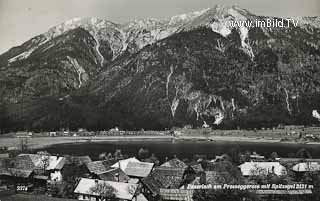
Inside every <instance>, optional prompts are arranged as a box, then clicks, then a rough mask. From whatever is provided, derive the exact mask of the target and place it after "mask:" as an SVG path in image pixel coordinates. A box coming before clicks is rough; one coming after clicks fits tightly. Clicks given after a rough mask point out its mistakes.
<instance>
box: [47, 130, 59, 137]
mask: <svg viewBox="0 0 320 201" xmlns="http://www.w3.org/2000/svg"><path fill="white" fill-rule="evenodd" d="M48 136H49V137H57V136H58V134H57V132H55V131H51V132H49V133H48Z"/></svg>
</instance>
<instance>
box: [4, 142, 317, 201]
mask: <svg viewBox="0 0 320 201" xmlns="http://www.w3.org/2000/svg"><path fill="white" fill-rule="evenodd" d="M27 139H28V138H26V137H20V138H19V146H20V150H14V151H10V150H7V149H6V148H2V149H1V150H0V152H1V154H0V200H1V201H3V200H36V199H35V198H36V197H38V198H39V197H40V198H41V199H40V198H39V199H38V200H48V201H49V200H51V199H53V200H57V201H59V200H60V201H64V200H90V201H102V200H128V201H129V200H134V201H157V200H186V201H192V200H194V201H200V200H243V199H244V198H245V199H246V200H275V199H276V200H314V198H315V197H318V196H320V194H319V192H320V186H319V184H320V174H319V173H320V159H314V158H312V156H311V154H310V153H309V152H308V150H306V149H300V150H298V151H297V153H296V154H295V155H293V156H290V157H281V156H279V155H278V154H277V153H276V152H273V153H272V154H271V155H270V156H263V155H260V154H259V153H256V152H249V151H244V152H243V151H240V148H239V147H235V148H234V149H232V150H230V151H229V152H228V153H225V154H223V155H217V156H215V157H214V158H208V157H207V156H205V155H196V156H195V157H193V158H190V159H179V158H178V157H177V156H176V155H173V156H168V157H166V159H165V160H164V161H160V160H159V159H158V158H157V157H156V156H155V155H154V154H152V153H149V150H147V149H143V148H141V149H140V150H138V152H137V153H136V154H134V155H135V156H134V157H129V156H128V155H127V154H126V153H122V151H121V150H119V149H117V150H114V153H100V154H99V159H98V160H92V159H91V158H90V156H88V155H83V156H78V155H77V154H76V153H75V155H56V154H51V153H48V152H47V151H39V150H38V151H37V152H34V151H32V150H29V149H28V147H27ZM53 139H54V138H53ZM233 185H235V186H237V185H241V186H242V185H265V186H268V185H270V186H272V185H273V186H274V185H284V186H288V185H291V186H300V187H301V186H304V185H305V186H304V188H290V189H288V188H269V189H266V188H261V189H259V188H258V189H237V188H236V187H235V188H234V189H232V188H229V187H228V188H213V187H216V186H233Z"/></svg>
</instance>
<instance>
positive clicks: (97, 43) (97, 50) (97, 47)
mask: <svg viewBox="0 0 320 201" xmlns="http://www.w3.org/2000/svg"><path fill="white" fill-rule="evenodd" d="M93 38H94V40H95V41H96V48H95V49H96V52H97V53H98V55H99V57H100V66H103V62H104V57H103V56H102V54H101V52H100V50H99V48H100V42H99V40H98V38H97V33H95V34H94V36H93Z"/></svg>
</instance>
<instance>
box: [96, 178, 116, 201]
mask: <svg viewBox="0 0 320 201" xmlns="http://www.w3.org/2000/svg"><path fill="white" fill-rule="evenodd" d="M90 192H91V193H94V194H97V195H98V196H99V197H101V198H102V199H105V200H110V201H113V200H117V199H116V193H117V191H116V189H114V188H113V187H112V186H110V185H108V184H107V183H105V182H101V183H98V182H97V183H96V185H95V186H93V187H91V188H90Z"/></svg>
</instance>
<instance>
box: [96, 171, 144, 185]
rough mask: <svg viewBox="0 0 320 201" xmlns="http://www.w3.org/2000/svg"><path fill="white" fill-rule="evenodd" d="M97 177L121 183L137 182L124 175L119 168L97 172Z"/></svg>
mask: <svg viewBox="0 0 320 201" xmlns="http://www.w3.org/2000/svg"><path fill="white" fill-rule="evenodd" d="M97 177H98V178H99V179H100V180H104V181H115V182H123V183H138V182H134V181H131V182H130V177H129V176H128V175H126V174H125V173H124V172H123V171H122V170H121V169H120V168H111V169H110V170H107V171H106V172H104V173H101V174H98V175H97ZM138 181H139V180H138Z"/></svg>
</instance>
